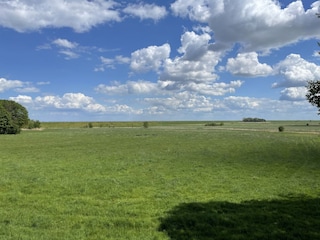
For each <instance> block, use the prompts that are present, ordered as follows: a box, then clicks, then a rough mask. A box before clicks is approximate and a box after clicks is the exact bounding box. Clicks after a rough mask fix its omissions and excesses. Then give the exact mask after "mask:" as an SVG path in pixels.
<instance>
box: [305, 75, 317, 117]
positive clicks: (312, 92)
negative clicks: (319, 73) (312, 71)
mask: <svg viewBox="0 0 320 240" xmlns="http://www.w3.org/2000/svg"><path fill="white" fill-rule="evenodd" d="M306 97H307V99H308V101H309V102H310V103H311V104H312V105H313V106H316V107H317V108H318V114H320V81H319V80H318V81H309V82H308V85H307V95H306Z"/></svg>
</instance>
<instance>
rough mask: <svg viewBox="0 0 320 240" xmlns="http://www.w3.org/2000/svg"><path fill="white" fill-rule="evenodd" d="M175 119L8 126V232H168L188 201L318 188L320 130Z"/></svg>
mask: <svg viewBox="0 0 320 240" xmlns="http://www.w3.org/2000/svg"><path fill="white" fill-rule="evenodd" d="M230 124H231V123H230ZM168 125H169V124H166V125H165V126H164V125H163V126H159V125H157V126H154V127H153V125H152V123H151V124H150V125H149V126H150V127H149V128H148V129H143V128H142V123H141V127H138V128H137V127H133V128H117V127H115V128H109V127H105V128H104V127H94V128H71V129H66V128H61V129H51V130H50V129H47V130H44V131H24V132H22V134H20V135H16V136H9V135H8V136H0V140H1V146H0V148H1V155H0V166H1V167H0V239H169V237H172V236H170V235H168V234H167V233H166V232H165V231H164V232H163V231H162V230H161V231H159V226H160V225H161V219H163V218H164V217H165V216H167V214H168V212H170V210H171V209H174V208H175V207H176V206H179V205H180V204H183V203H186V204H187V203H206V202H208V203H209V202H228V203H234V204H241V203H243V202H245V201H253V200H254V201H271V200H281V199H285V198H286V197H287V196H289V195H290V196H291V195H303V196H308V197H309V198H319V194H320V181H319V180H320V171H319V167H320V161H319V160H318V158H319V154H320V149H319V144H320V137H319V136H318V135H314V134H302V133H292V132H283V133H278V132H276V131H275V132H268V131H243V130H241V131H229V130H225V129H218V128H216V127H213V128H214V129H212V128H210V127H209V128H207V127H204V124H199V123H196V124H195V125H193V124H192V123H190V125H188V126H184V125H181V124H180V125H179V127H177V126H176V127H174V126H172V125H171V126H168ZM277 125H278V124H275V125H274V126H277ZM223 127H224V128H226V127H228V124H225V125H224V126H223ZM210 206H211V205H210ZM318 211H319V210H318ZM173 239H174V238H173ZM199 239H201V238H199ZM297 239H298V238H297Z"/></svg>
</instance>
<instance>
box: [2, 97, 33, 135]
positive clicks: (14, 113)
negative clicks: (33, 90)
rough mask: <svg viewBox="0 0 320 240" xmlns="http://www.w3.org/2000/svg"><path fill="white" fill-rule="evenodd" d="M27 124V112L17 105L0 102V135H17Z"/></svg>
mask: <svg viewBox="0 0 320 240" xmlns="http://www.w3.org/2000/svg"><path fill="white" fill-rule="evenodd" d="M28 122H29V117H28V111H27V109H26V108H25V107H23V106H22V105H20V104H19V103H17V102H15V101H11V100H0V134H17V133H20V130H21V128H22V127H24V126H26V125H27V124H28Z"/></svg>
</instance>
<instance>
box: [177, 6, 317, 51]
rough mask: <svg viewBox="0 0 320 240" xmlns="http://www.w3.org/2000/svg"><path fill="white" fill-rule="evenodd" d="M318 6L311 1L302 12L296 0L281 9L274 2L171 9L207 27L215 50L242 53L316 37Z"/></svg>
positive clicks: (278, 46)
mask: <svg viewBox="0 0 320 240" xmlns="http://www.w3.org/2000/svg"><path fill="white" fill-rule="evenodd" d="M318 6H319V2H315V3H314V4H312V6H311V8H310V9H308V10H306V11H305V9H304V6H303V3H302V1H299V0H297V1H294V2H292V3H290V4H289V5H288V6H286V7H285V8H282V7H281V5H280V4H279V2H278V1H274V0H260V1H252V0H243V1H231V0H217V1H210V0H199V1H192V0H176V1H175V2H174V3H173V4H172V5H171V9H172V11H173V12H174V13H175V14H176V15H178V16H182V17H189V18H190V19H192V20H195V21H200V22H203V23H207V24H209V26H210V28H211V29H212V31H213V32H214V38H215V41H216V44H215V46H216V49H218V48H230V47H231V46H233V45H234V43H240V44H241V45H242V46H243V48H244V49H245V50H246V51H268V50H270V49H274V48H280V47H281V46H284V45H287V44H288V43H294V42H297V41H299V40H302V39H307V38H312V37H316V36H319V34H318V33H319V31H320V24H318V19H317V18H315V13H317V12H318ZM307 7H309V6H307ZM221 23H223V24H221ZM292 29H294V31H293V30H292Z"/></svg>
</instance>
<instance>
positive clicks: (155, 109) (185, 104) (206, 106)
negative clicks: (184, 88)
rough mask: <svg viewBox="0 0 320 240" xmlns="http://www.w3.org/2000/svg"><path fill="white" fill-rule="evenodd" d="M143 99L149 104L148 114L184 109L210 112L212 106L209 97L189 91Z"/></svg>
mask: <svg viewBox="0 0 320 240" xmlns="http://www.w3.org/2000/svg"><path fill="white" fill-rule="evenodd" d="M143 101H144V102H147V103H148V104H150V105H151V106H150V107H149V108H147V109H146V112H148V113H149V114H165V113H166V114H167V113H170V112H180V111H184V110H186V111H191V112H210V111H212V109H213V106H214V105H213V103H212V102H211V99H210V98H208V97H205V96H199V95H197V94H194V93H190V92H180V93H177V94H175V95H173V96H171V97H163V98H160V97H159V98H157V97H154V98H145V99H144V100H143Z"/></svg>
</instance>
